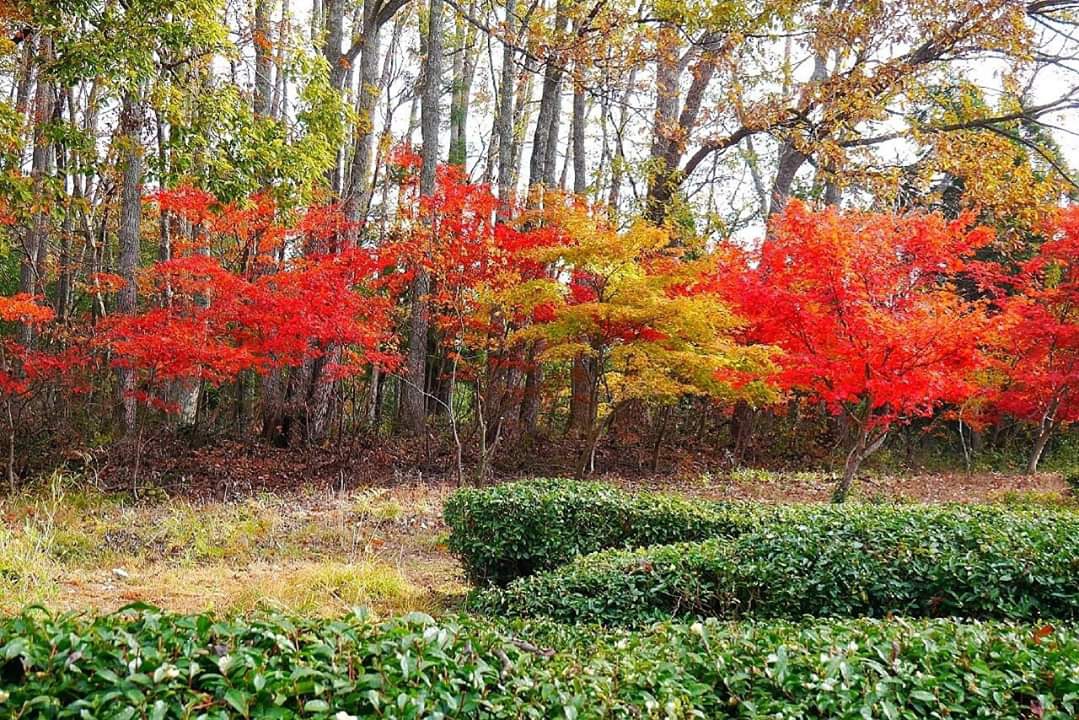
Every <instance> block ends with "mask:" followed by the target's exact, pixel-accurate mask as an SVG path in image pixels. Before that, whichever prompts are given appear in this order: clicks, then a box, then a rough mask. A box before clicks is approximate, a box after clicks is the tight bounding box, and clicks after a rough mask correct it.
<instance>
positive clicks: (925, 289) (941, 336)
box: [723, 203, 992, 501]
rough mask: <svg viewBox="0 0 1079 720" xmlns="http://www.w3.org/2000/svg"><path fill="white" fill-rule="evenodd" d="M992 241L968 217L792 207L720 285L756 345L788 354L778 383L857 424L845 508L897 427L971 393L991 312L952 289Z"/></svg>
mask: <svg viewBox="0 0 1079 720" xmlns="http://www.w3.org/2000/svg"><path fill="white" fill-rule="evenodd" d="M991 239H992V233H991V232H990V231H988V230H986V229H983V228H972V227H971V217H970V216H969V215H964V216H963V217H960V218H959V219H957V220H954V221H948V220H945V219H943V218H942V217H940V216H937V215H926V214H916V215H910V216H895V215H889V214H877V213H864V212H839V211H836V210H835V209H829V210H825V211H823V212H812V211H810V210H808V209H807V208H806V207H805V206H804V205H802V204H800V203H792V204H791V205H790V207H789V208H788V209H787V210H786V212H785V213H784V214H783V215H782V216H781V217H779V218H778V219H777V220H776V222H775V223H774V225H773V227H772V232H771V234H770V235H769V237H768V239H767V240H766V241H765V242H764V243H763V244H762V245H761V247H760V250H759V251H758V252H757V253H755V254H753V255H752V256H751V257H749V258H745V259H744V262H745V263H746V264H744V265H743V266H742V267H741V268H737V269H734V270H733V271H732V272H730V273H729V274H728V278H727V279H726V280H725V281H724V283H723V284H724V285H725V286H726V292H727V294H728V298H729V300H730V302H731V303H732V304H733V305H734V306H735V307H736V308H738V310H739V311H740V312H741V314H742V315H743V316H744V317H746V318H747V319H748V320H750V321H751V323H752V324H751V328H750V332H749V336H750V338H749V339H750V340H752V341H755V342H763V343H766V344H770V345H774V346H776V347H778V348H779V349H780V350H781V351H782V352H781V354H780V355H779V356H778V357H777V364H778V371H777V372H776V373H775V374H774V376H773V377H772V381H773V382H775V383H776V384H777V385H778V386H780V387H781V388H783V389H786V390H794V391H800V392H804V393H808V394H809V395H810V396H811V397H812V398H815V399H817V400H818V401H819V402H821V403H823V404H824V405H825V406H826V407H827V408H828V410H829V411H830V412H831V413H833V414H835V415H841V416H844V417H845V418H846V419H847V421H848V422H849V427H850V429H851V431H852V436H853V437H852V439H851V442H850V444H849V448H848V452H847V459H846V463H845V466H844V471H843V477H842V479H841V481H840V482H839V484H838V486H837V488H836V492H835V499H836V500H837V501H842V500H843V499H845V498H846V496H847V494H848V492H849V490H850V486H851V483H852V481H853V479H854V477H855V475H856V473H857V472H858V469H859V467H860V465H861V464H862V462H863V461H864V460H865V459H866V458H867V457H869V456H870V455H871V454H872V453H873V452H875V451H876V450H878V449H879V448H880V447H881V446H882V445H883V444H884V442H885V440H886V438H887V437H888V433H889V430H890V429H891V428H892V427H893V426H894V425H895V424H896V423H900V422H904V421H907V420H909V419H910V418H912V417H916V416H928V415H930V414H932V413H933V412H934V410H935V409H936V408H938V407H939V406H940V405H941V404H943V403H949V402H960V401H962V400H963V399H964V397H965V396H967V395H968V393H970V392H971V389H972V387H973V385H972V383H971V381H970V376H971V374H972V371H973V370H974V369H976V368H977V367H978V366H979V364H980V362H981V360H980V353H979V338H980V337H981V334H982V332H983V330H984V327H985V323H986V321H985V314H984V312H983V307H982V305H981V304H980V303H978V302H974V301H970V300H967V299H965V298H964V297H963V296H962V295H961V294H960V293H959V292H957V290H956V288H955V287H954V281H955V279H956V278H957V276H958V275H959V274H960V273H962V272H964V270H965V269H966V267H967V263H968V262H969V261H970V259H971V256H972V254H973V253H974V251H975V250H977V249H978V248H980V247H982V246H984V245H985V244H986V243H988V242H989V241H990V240H991Z"/></svg>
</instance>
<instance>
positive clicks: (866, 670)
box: [0, 608, 1079, 720]
mask: <svg viewBox="0 0 1079 720" xmlns="http://www.w3.org/2000/svg"><path fill="white" fill-rule="evenodd" d="M548 647H550V648H552V650H551V651H550V652H548V651H547V650H546V648H548ZM0 658H4V659H5V664H4V665H3V666H2V668H0V669H2V673H3V674H2V676H0V677H2V680H3V681H2V683H0V715H2V716H3V717H5V718H13V719H15V720H29V719H34V720H38V719H45V718H49V719H51V718H60V717H85V718H99V719H101V720H106V719H108V720H120V719H123V720H130V719H133V718H140V719H141V718H146V719H148V720H166V719H168V718H177V719H178V718H193V719H194V718H206V719H207V720H224V719H226V718H239V717H251V718H317V719H320V720H321V719H323V718H335V719H336V720H347V719H348V718H360V717H376V716H377V717H389V718H419V717H423V718H449V717H453V718H477V717H485V718H565V719H567V720H569V719H572V718H582V719H583V718H609V717H653V718H660V717H662V718H690V717H744V718H762V717H768V718H780V719H789V720H794V719H795V718H857V717H873V718H884V719H890V718H899V717H904V718H920V717H925V718H929V717H961V716H962V717H975V716H976V717H981V718H1020V717H1042V718H1064V717H1074V716H1075V713H1076V712H1077V711H1079V636H1077V635H1076V632H1075V630H1074V629H1073V628H1049V627H1038V626H1029V625H1026V626H1024V625H1005V624H979V623H955V622H951V621H928V622H926V621H922V622H908V621H895V622H876V621H871V620H858V621H846V622H839V623H823V624H810V625H795V624H786V623H779V624H754V623H746V624H743V625H734V626H732V625H725V624H721V623H717V622H715V621H708V622H705V623H698V624H694V625H692V626H686V625H671V624H664V625H659V626H656V627H654V628H651V629H649V630H648V631H646V632H643V633H624V632H609V633H602V632H589V631H587V630H574V629H569V628H558V627H553V626H541V627H535V626H522V625H516V626H507V627H500V626H496V625H493V624H487V623H483V622H477V621H473V620H468V619H453V620H445V621H442V622H436V621H434V620H431V619H430V618H424V617H410V618H405V619H400V620H393V621H390V622H387V623H383V624H378V623H375V622H373V621H371V620H368V619H365V618H363V617H362V616H351V617H346V618H343V619H340V620H335V621H322V622H319V621H313V620H308V621H302V620H290V619H287V618H283V617H265V618H261V619H256V620H253V621H249V622H244V621H238V620H236V621H225V620H217V619H214V618H212V617H210V616H205V615H197V616H175V615H165V614H161V613H160V612H158V611H156V610H153V609H150V608H139V609H134V610H128V611H124V612H121V613H119V614H117V615H113V616H108V617H104V618H99V619H96V620H93V621H86V620H78V619H71V618H68V617H58V618H57V617H50V616H48V615H46V614H44V612H43V611H39V612H29V613H26V614H24V615H23V616H21V617H17V618H12V619H7V620H0Z"/></svg>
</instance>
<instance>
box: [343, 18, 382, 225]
mask: <svg viewBox="0 0 1079 720" xmlns="http://www.w3.org/2000/svg"><path fill="white" fill-rule="evenodd" d="M375 7H377V6H376V4H375V3H373V2H368V3H364V12H363V28H362V31H363V32H362V38H361V40H360V42H361V47H360V89H359V93H358V95H357V97H356V115H357V120H356V143H355V147H354V150H353V154H352V167H351V169H350V170H349V185H348V192H347V194H346V195H347V196H346V199H345V208H346V211H347V212H348V217H349V220H351V221H353V222H354V223H356V228H357V229H359V228H361V227H362V225H363V222H364V220H365V219H366V215H367V211H368V206H369V205H370V203H371V189H372V183H371V157H372V155H373V154H374V147H375V109H376V108H377V106H378V97H379V94H380V92H381V88H380V87H379V77H378V57H379V49H380V45H381V26H380V25H379V23H378V20H377V18H376V16H375V15H374V10H373V8H375ZM369 8H370V9H369Z"/></svg>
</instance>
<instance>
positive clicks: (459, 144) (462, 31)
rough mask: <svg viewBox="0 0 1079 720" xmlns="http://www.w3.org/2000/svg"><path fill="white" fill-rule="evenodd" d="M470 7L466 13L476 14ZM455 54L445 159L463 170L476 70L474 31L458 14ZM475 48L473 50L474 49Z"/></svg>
mask: <svg viewBox="0 0 1079 720" xmlns="http://www.w3.org/2000/svg"><path fill="white" fill-rule="evenodd" d="M475 7H476V5H475V3H474V2H472V3H469V5H468V6H467V7H466V8H465V12H466V13H467V14H469V15H471V14H472V13H473V11H474V10H475ZM455 35H456V38H455V39H456V52H455V53H454V56H453V82H452V89H453V94H452V97H451V100H450V118H449V119H450V146H449V154H448V156H447V159H448V162H449V164H450V165H458V166H460V167H464V165H465V160H466V159H467V155H468V110H469V104H470V100H471V97H472V81H473V77H474V75H475V70H476V53H477V51H478V46H476V42H475V39H476V30H475V26H474V25H473V24H472V23H470V22H468V21H467V20H466V19H465V18H464V17H462V16H461V15H460V14H458V15H457V28H456V33H455ZM473 46H476V47H473Z"/></svg>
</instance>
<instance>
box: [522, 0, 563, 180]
mask: <svg viewBox="0 0 1079 720" xmlns="http://www.w3.org/2000/svg"><path fill="white" fill-rule="evenodd" d="M565 2H566V0H559V1H558V5H557V7H556V9H555V27H554V30H555V34H556V36H560V35H561V34H562V33H564V32H565V29H566V24H567V23H568V22H569V18H568V17H567V16H566V8H565ZM561 101H562V58H561V57H560V55H559V54H556V55H555V56H554V57H552V58H551V59H549V60H548V61H547V63H546V65H545V67H544V71H543V90H542V92H541V94H540V106H539V113H538V114H537V115H536V129H535V131H534V132H533V134H532V155H531V157H530V159H529V164H528V186H529V189H530V190H531V188H532V187H533V186H535V185H544V186H548V187H549V186H553V185H554V178H555V167H554V162H553V158H554V157H555V152H556V149H557V143H558V116H559V114H560V112H561ZM552 133H553V135H552Z"/></svg>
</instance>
